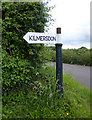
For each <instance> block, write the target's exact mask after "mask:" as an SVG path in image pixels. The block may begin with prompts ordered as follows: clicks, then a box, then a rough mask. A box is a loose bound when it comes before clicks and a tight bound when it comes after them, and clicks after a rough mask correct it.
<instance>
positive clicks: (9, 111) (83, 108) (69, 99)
mask: <svg viewBox="0 0 92 120" xmlns="http://www.w3.org/2000/svg"><path fill="white" fill-rule="evenodd" d="M55 74H56V73H55V68H54V67H44V68H41V69H39V71H38V72H37V74H36V76H35V78H36V79H35V81H33V82H32V83H29V84H30V85H29V86H31V87H28V88H26V90H25V89H21V90H20V91H19V92H11V93H10V94H9V95H8V96H7V95H6V94H4V96H3V107H2V113H3V114H2V117H3V118H26V119H27V118H30V119H35V118H91V117H92V116H90V94H91V93H90V91H89V90H88V89H86V88H85V87H83V86H82V85H80V84H79V83H78V82H77V81H75V80H74V79H73V78H72V77H71V75H64V76H63V86H64V97H63V98H62V97H59V94H57V91H56V76H55Z"/></svg>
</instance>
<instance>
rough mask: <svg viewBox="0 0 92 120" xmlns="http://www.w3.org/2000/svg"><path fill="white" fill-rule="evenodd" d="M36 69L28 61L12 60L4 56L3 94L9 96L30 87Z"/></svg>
mask: <svg viewBox="0 0 92 120" xmlns="http://www.w3.org/2000/svg"><path fill="white" fill-rule="evenodd" d="M33 69H34V67H32V66H31V65H30V63H29V62H28V60H26V59H25V60H21V59H19V58H16V59H15V58H12V57H11V56H8V55H7V54H6V55H5V54H3V61H2V73H3V74H2V78H3V84H2V90H3V94H4V93H6V94H9V92H10V91H18V90H19V89H20V88H22V87H24V86H26V85H27V86H28V83H29V81H31V77H32V75H31V74H32V72H31V71H33Z"/></svg>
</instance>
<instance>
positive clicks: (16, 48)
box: [2, 2, 49, 65]
mask: <svg viewBox="0 0 92 120" xmlns="http://www.w3.org/2000/svg"><path fill="white" fill-rule="evenodd" d="M47 11H48V8H46V7H45V5H44V4H43V3H42V2H41V3H39V2H28V3H27V2H5V3H2V19H3V21H2V38H3V39H2V48H3V49H4V50H6V52H7V53H8V54H9V55H10V56H12V57H14V58H16V57H17V56H18V57H19V58H22V59H24V58H26V59H29V60H31V62H33V65H34V61H35V62H37V61H38V63H39V64H40V63H42V59H43V58H42V54H41V53H40V51H41V50H43V45H42V44H39V45H38V44H37V45H29V44H28V43H27V42H26V41H25V40H24V39H23V36H24V35H25V34H26V33H27V32H28V31H29V32H44V26H46V22H48V17H49V14H48V13H47ZM40 56H41V57H40Z"/></svg>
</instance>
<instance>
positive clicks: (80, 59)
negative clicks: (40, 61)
mask: <svg viewBox="0 0 92 120" xmlns="http://www.w3.org/2000/svg"><path fill="white" fill-rule="evenodd" d="M45 54H46V58H45V59H47V61H52V62H55V61H56V51H55V47H45ZM62 57H63V63H68V64H78V65H86V66H92V61H91V58H92V49H87V48H85V47H81V48H79V49H63V50H62Z"/></svg>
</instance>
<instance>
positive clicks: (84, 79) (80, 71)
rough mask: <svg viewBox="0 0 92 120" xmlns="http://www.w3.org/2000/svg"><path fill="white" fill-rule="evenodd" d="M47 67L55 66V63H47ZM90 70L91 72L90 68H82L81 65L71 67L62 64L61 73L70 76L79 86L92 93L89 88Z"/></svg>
mask: <svg viewBox="0 0 92 120" xmlns="http://www.w3.org/2000/svg"><path fill="white" fill-rule="evenodd" d="M47 64H48V65H51V66H55V67H56V63H55V62H51V63H47ZM90 70H91V71H92V67H88V66H82V65H71V64H63V72H64V73H65V74H71V75H72V77H73V78H74V79H75V80H76V81H78V82H79V83H80V84H82V85H84V86H85V87H86V88H88V89H89V90H91V91H92V88H90V86H91V85H90V81H91V78H92V77H91V76H90V73H91V72H90Z"/></svg>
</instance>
